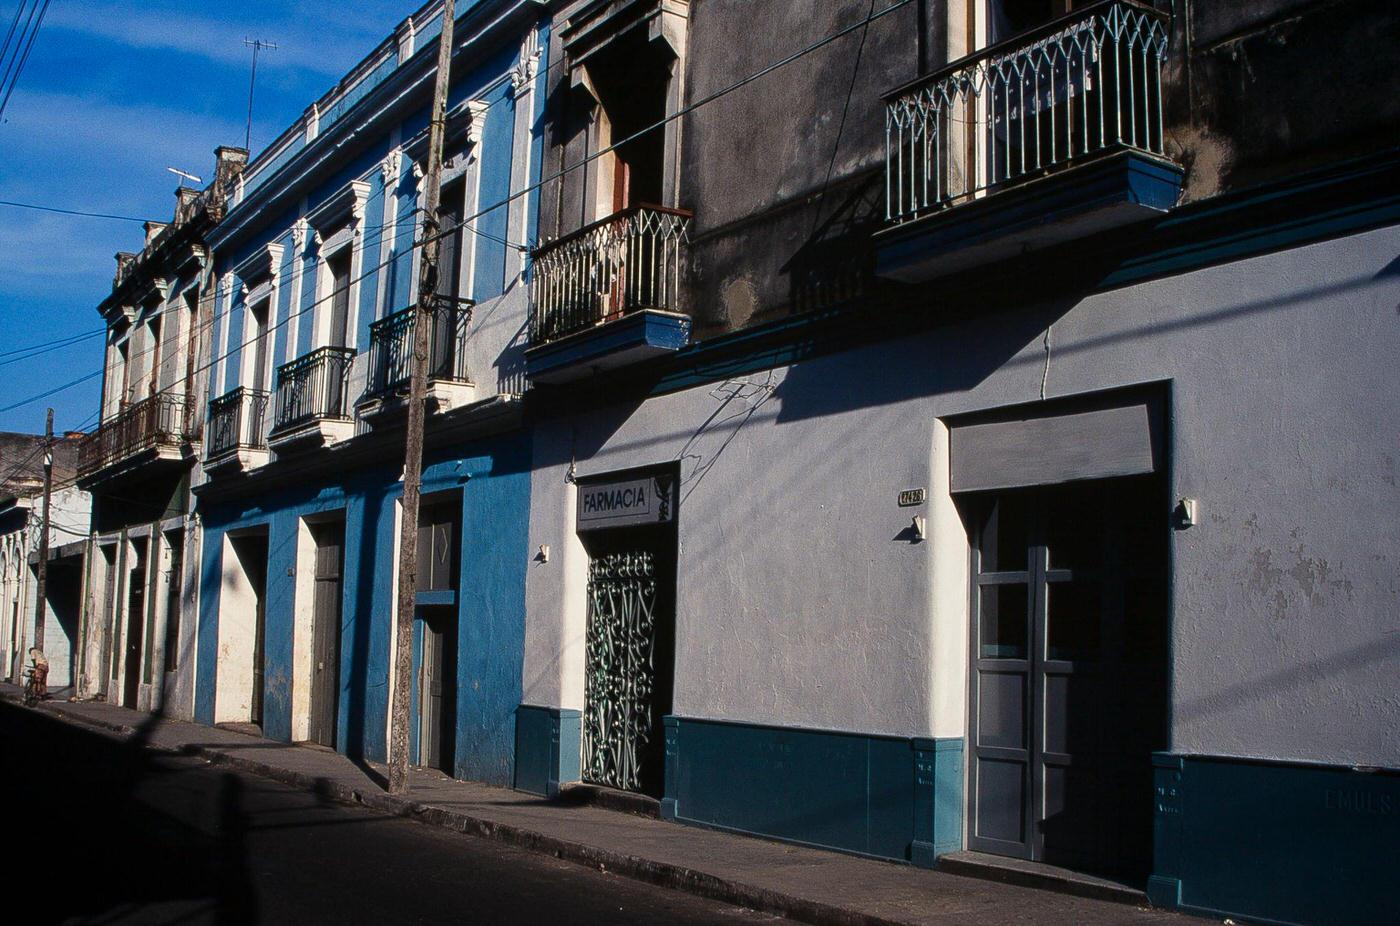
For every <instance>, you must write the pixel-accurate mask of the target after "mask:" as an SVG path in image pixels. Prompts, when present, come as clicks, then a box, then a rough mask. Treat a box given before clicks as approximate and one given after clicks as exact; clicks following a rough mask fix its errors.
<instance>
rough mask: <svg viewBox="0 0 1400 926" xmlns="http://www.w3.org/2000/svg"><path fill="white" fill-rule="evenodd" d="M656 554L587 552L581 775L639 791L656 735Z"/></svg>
mask: <svg viewBox="0 0 1400 926" xmlns="http://www.w3.org/2000/svg"><path fill="white" fill-rule="evenodd" d="M657 600H658V581H657V556H656V554H655V553H654V552H652V551H650V550H644V549H642V550H639V549H633V550H628V551H624V552H617V553H608V554H604V555H601V556H596V557H594V558H593V559H592V560H591V562H590V564H589V574H588V641H587V642H588V646H587V652H588V656H587V664H586V668H587V676H586V681H585V708H584V715H583V777H584V779H585V780H586V781H589V782H592V783H594V784H600V785H607V786H608V787H613V788H621V789H624V790H628V791H641V790H644V789H645V785H646V778H647V777H649V775H648V772H649V770H648V769H647V765H648V763H647V761H646V759H647V754H648V753H649V752H651V751H652V750H651V748H650V747H652V745H653V740H654V738H655V736H656V733H657V731H656V728H655V716H654V712H653V708H654V701H655V699H654V695H655V694H656V687H657V684H656V683H657V678H656V631H657Z"/></svg>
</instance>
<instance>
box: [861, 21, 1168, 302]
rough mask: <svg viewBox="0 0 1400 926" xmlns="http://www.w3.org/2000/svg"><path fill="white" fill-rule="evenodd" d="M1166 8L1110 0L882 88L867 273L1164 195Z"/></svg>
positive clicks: (1073, 230)
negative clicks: (878, 207)
mask: <svg viewBox="0 0 1400 926" xmlns="http://www.w3.org/2000/svg"><path fill="white" fill-rule="evenodd" d="M1169 31H1170V17H1169V15H1168V14H1166V13H1163V12H1160V11H1158V10H1156V9H1154V8H1153V7H1151V6H1148V5H1146V4H1144V3H1139V2H1132V0H1111V2H1105V3H1098V4H1095V5H1093V6H1090V7H1087V8H1086V9H1083V10H1076V11H1075V12H1074V13H1072V14H1070V15H1069V16H1066V17H1063V18H1060V19H1057V20H1055V21H1053V22H1050V23H1047V24H1046V25H1044V26H1042V27H1040V28H1038V29H1034V30H1031V31H1029V32H1026V33H1023V34H1021V35H1018V36H1015V37H1013V38H1012V39H1010V40H1008V41H1005V42H1001V43H999V44H997V45H994V46H992V47H990V48H987V49H984V50H982V51H979V52H977V53H976V54H974V55H970V56H968V57H966V58H963V59H961V60H959V61H955V62H953V63H952V64H950V65H948V66H947V67H945V68H943V69H942V70H940V71H937V72H935V73H933V74H931V75H929V76H928V77H927V78H924V79H921V80H919V81H917V82H915V83H913V84H910V85H908V86H906V87H903V88H900V89H899V90H897V91H895V92H894V93H892V94H890V95H889V96H887V97H886V98H885V104H886V115H885V150H886V158H885V211H886V218H887V220H888V221H889V223H890V227H888V228H886V229H885V230H884V231H882V232H880V233H878V234H877V236H876V245H877V249H878V263H877V272H878V273H879V274H880V275H881V276H884V277H887V278H890V279H894V280H900V281H903V282H921V281H925V280H930V279H934V278H936V277H939V276H942V275H945V274H948V273H952V272H956V271H960V270H965V269H969V268H971V267H975V266H979V265H983V264H987V263H991V262H993V261H998V260H1003V259H1006V258H1009V257H1014V256H1016V255H1020V254H1023V253H1026V252H1028V251H1032V250H1036V249H1040V248H1046V247H1051V246H1054V245H1057V244H1063V243H1067V242H1071V241H1075V240H1079V239H1082V238H1085V237H1088V236H1090V235H1095V234H1099V233H1102V232H1105V231H1109V230H1112V229H1114V228H1119V227H1122V226H1124V225H1127V224H1130V223H1134V222H1140V221H1142V220H1144V219H1148V218H1152V217H1154V216H1157V215H1160V214H1162V213H1163V212H1165V211H1167V210H1169V209H1171V208H1172V207H1173V206H1175V205H1176V202H1177V199H1178V197H1179V195H1180V192H1181V183H1182V169H1181V167H1180V166H1179V165H1177V164H1175V163H1173V162H1172V161H1170V160H1169V159H1168V158H1167V157H1166V155H1165V149H1164V145H1163V133H1162V98H1163V86H1162V71H1163V65H1164V63H1165V61H1166V55H1167V37H1168V33H1169Z"/></svg>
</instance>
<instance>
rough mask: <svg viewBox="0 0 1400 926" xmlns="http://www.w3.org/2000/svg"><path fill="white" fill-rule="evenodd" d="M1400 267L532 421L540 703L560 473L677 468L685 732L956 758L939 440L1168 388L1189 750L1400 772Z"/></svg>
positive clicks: (564, 659)
mask: <svg viewBox="0 0 1400 926" xmlns="http://www.w3.org/2000/svg"><path fill="white" fill-rule="evenodd" d="M1397 254H1400V228H1391V229H1384V230H1379V231H1374V232H1370V233H1367V234H1364V235H1357V236H1354V237H1352V238H1349V239H1345V240H1338V241H1332V242H1325V243H1320V244H1316V245H1311V246H1308V247H1304V248H1298V249H1294V250H1290V251H1287V252H1283V253H1280V254H1275V255H1270V256H1265V257H1259V258H1254V259H1251V260H1246V261H1241V262H1237V263H1235V264H1230V265H1222V266H1218V267H1213V268H1209V269H1205V270H1200V271H1197V272H1193V273H1190V274H1186V275H1181V276H1177V277H1172V278H1168V279H1163V280H1158V281H1153V282H1148V283H1143V284H1140V285H1136V286H1132V287H1126V288H1123V289H1119V290H1116V291H1113V292H1108V293H1104V294H1101V295H1097V296H1094V297H1092V298H1089V299H1085V300H1083V301H1081V302H1079V303H1078V304H1075V305H1073V306H1067V307H1066V306H1061V307H1047V306H1016V307H991V308H989V309H988V312H987V314H986V315H985V316H984V317H982V318H978V319H969V320H964V321H958V322H950V323H949V324H947V325H944V326H943V327H941V328H938V329H936V330H933V331H930V332H928V333H925V334H921V335H917V336H910V337H907V338H904V339H902V340H899V341H894V342H886V343H883V344H878V345H875V346H871V347H865V348H860V349H857V350H853V351H850V352H847V353H845V354H842V355H840V356H836V357H827V358H821V359H817V360H812V361H808V362H804V363H801V364H798V365H795V366H792V367H788V368H785V369H781V370H778V371H775V372H774V374H773V375H772V377H771V379H770V377H769V376H768V374H766V373H761V374H756V375H749V376H746V377H743V378H742V380H741V381H740V382H731V383H728V384H724V385H722V386H716V385H707V386H703V387H699V388H695V389H691V390H688V391H686V392H682V393H677V394H673V395H667V396H662V397H658V398H654V399H650V400H648V401H646V402H642V403H640V404H633V405H628V406H616V407H613V408H610V409H607V410H606V411H603V412H598V413H594V414H591V415H588V416H581V417H578V418H575V419H572V420H557V421H544V422H541V423H540V426H539V430H538V432H537V437H536V444H535V463H536V470H535V472H534V475H533V499H532V511H531V547H530V548H531V549H532V550H534V549H537V548H538V546H539V545H541V544H549V545H550V546H551V549H552V551H554V555H553V556H552V557H551V559H550V562H549V563H547V564H538V563H536V564H533V565H532V567H531V572H530V579H529V584H528V589H527V606H528V613H529V620H528V626H527V635H526V658H525V695H524V699H523V700H524V701H525V702H526V703H533V704H544V705H559V706H566V707H579V706H581V698H582V647H581V644H582V617H581V615H582V612H583V594H582V588H581V576H582V572H581V570H582V569H583V565H582V564H583V562H584V559H583V551H582V548H581V547H580V546H579V545H578V543H577V541H576V539H573V537H572V533H573V527H572V524H571V523H570V520H569V519H570V514H569V512H571V511H572V505H573V502H574V499H573V487H572V486H571V485H570V484H569V482H568V481H566V478H565V476H566V473H567V471H568V469H569V463H570V459H571V457H576V459H577V467H578V474H579V476H592V475H597V474H601V473H605V472H609V471H612V470H616V469H622V468H625V467H631V466H640V465H646V464H657V463H666V462H671V461H676V460H679V461H680V463H681V470H682V478H683V486H682V490H681V494H682V502H681V505H680V509H679V519H680V520H679V534H680V554H679V555H680V570H679V571H680V587H679V598H678V615H677V620H678V629H677V678H676V689H675V704H674V709H675V712H676V713H678V714H681V715H686V716H692V717H711V718H724V719H730V720H738V721H748V722H755V723H772V724H785V725H794V726H806V727H819V728H835V729H849V730H859V731H863V732H871V733H889V734H896V735H905V736H912V735H930V734H934V735H939V736H947V735H957V734H958V733H960V732H961V731H962V729H963V728H964V725H965V719H964V718H965V713H966V707H965V691H966V684H967V682H966V674H967V673H966V664H965V663H966V658H967V656H966V653H967V638H966V634H967V626H968V617H967V593H966V588H967V574H966V572H967V543H966V534H965V531H964V530H963V528H962V526H961V524H960V523H959V522H958V519H957V513H956V511H955V510H954V508H953V506H952V504H951V502H950V500H949V498H948V495H947V450H946V434H945V433H944V431H943V430H942V429H941V427H939V426H938V425H937V420H938V419H940V418H941V417H944V416H949V415H954V414H959V413H965V412H969V411H974V410H982V409H989V408H995V407H999V406H1004V405H1010V404H1016V403H1023V402H1027V401H1034V400H1036V399H1038V398H1039V397H1040V390H1041V384H1042V379H1044V382H1045V384H1046V396H1047V397H1050V398H1053V397H1057V396H1064V395H1072V394H1078V393H1083V392H1089V391H1095V390H1101V389H1105V388H1110V387H1117V386H1123V385H1129V384H1135V383H1146V382H1167V383H1169V384H1170V388H1171V393H1172V412H1173V421H1172V423H1171V429H1170V430H1171V435H1170V445H1169V446H1170V451H1171V454H1170V455H1171V461H1172V463H1171V472H1170V474H1169V476H1170V482H1171V490H1172V492H1173V497H1179V496H1192V497H1195V498H1198V499H1199V500H1200V504H1201V511H1202V518H1203V523H1201V524H1200V526H1198V527H1195V528H1192V529H1190V530H1187V531H1184V532H1176V533H1173V535H1172V558H1173V566H1172V568H1173V581H1172V595H1173V600H1174V609H1173V618H1172V620H1173V630H1172V657H1171V658H1172V665H1173V683H1172V684H1173V689H1172V743H1171V748H1173V749H1175V750H1177V751H1183V752H1199V753H1207V754H1223V755H1239V756H1252V757H1266V758H1280V759H1293V760H1313V761H1323V762H1344V763H1354V764H1371V765H1381V766H1397V765H1400V738H1397V737H1395V736H1394V735H1392V734H1393V731H1394V730H1395V729H1396V728H1397V726H1400V690H1398V689H1397V686H1396V682H1395V679H1396V678H1400V607H1398V606H1397V605H1400V585H1397V582H1396V578H1395V577H1396V574H1397V569H1396V563H1395V556H1396V553H1395V551H1396V550H1397V549H1400V488H1397V482H1396V478H1397V473H1396V468H1397V460H1400V429H1397V427H1396V425H1395V422H1396V420H1397V419H1398V418H1400V414H1398V413H1400V399H1398V398H1397V393H1396V391H1395V389H1394V382H1393V380H1394V369H1395V358H1396V357H1397V356H1400V324H1397V321H1396V314H1395V313H1396V306H1397V305H1398V304H1400V274H1397V273H1396V271H1395V269H1394V268H1395V266H1396V260H1397ZM1047 321H1052V322H1053V325H1052V326H1051V330H1050V332H1049V338H1048V352H1047V338H1046V322H1047ZM1047 357H1048V359H1047ZM1047 364H1048V365H1047ZM770 390H771V394H770ZM916 486H928V487H929V488H930V495H931V500H930V504H929V505H928V506H926V508H925V509H923V510H924V513H926V514H927V515H928V516H929V518H930V530H931V539H930V540H929V541H928V542H926V543H923V544H918V545H911V544H909V543H907V542H900V541H896V540H894V539H893V538H894V536H895V535H896V534H897V533H898V532H899V531H900V530H901V529H902V528H903V527H904V526H905V525H906V524H907V523H908V518H909V511H908V510H907V509H899V508H897V507H896V504H895V497H896V494H897V493H898V491H899V490H901V489H905V488H912V487H916Z"/></svg>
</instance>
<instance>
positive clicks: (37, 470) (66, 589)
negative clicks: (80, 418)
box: [0, 434, 91, 688]
mask: <svg viewBox="0 0 1400 926" xmlns="http://www.w3.org/2000/svg"><path fill="white" fill-rule="evenodd" d="M81 439H82V435H81V434H78V435H65V436H63V437H60V438H58V439H57V440H56V441H55V443H54V445H53V492H52V495H51V498H50V502H49V506H50V518H51V527H50V531H49V564H48V575H47V578H46V582H45V586H46V589H45V591H46V594H45V596H44V597H45V598H46V599H47V601H46V605H45V609H44V640H43V647H42V648H43V650H44V655H45V656H46V657H47V658H48V660H49V687H50V688H66V687H68V686H69V685H71V684H72V683H73V679H74V677H75V673H76V669H77V664H78V663H77V660H78V653H79V651H80V649H79V625H80V621H81V617H82V615H81V610H82V609H81V601H82V590H83V569H84V565H85V563H86V552H87V544H86V542H85V540H86V536H87V528H88V520H89V516H90V511H91V506H90V502H89V499H88V495H87V493H86V492H83V491H82V490H81V489H79V488H78V487H77V486H76V485H75V484H74V477H75V476H76V473H77V462H78V443H79V441H80V440H81ZM44 447H45V440H44V437H43V436H42V435H35V434H0V470H3V472H4V482H3V483H0V653H3V658H4V665H3V666H0V678H6V679H9V680H11V681H13V682H15V683H16V684H21V683H22V682H23V677H24V675H23V673H24V666H25V665H27V664H28V662H29V658H28V656H27V653H28V651H29V648H30V647H31V646H34V645H36V643H37V640H38V637H37V635H36V633H35V614H34V601H35V596H37V595H38V578H37V573H36V570H37V568H38V562H39V542H40V536H41V531H42V529H43V511H44V508H43V504H44Z"/></svg>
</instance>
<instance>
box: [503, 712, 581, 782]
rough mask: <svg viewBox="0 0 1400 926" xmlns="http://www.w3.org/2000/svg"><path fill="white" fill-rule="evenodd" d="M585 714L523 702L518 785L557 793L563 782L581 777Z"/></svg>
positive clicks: (517, 735)
mask: <svg viewBox="0 0 1400 926" xmlns="http://www.w3.org/2000/svg"><path fill="white" fill-rule="evenodd" d="M582 736H583V715H582V714H581V713H580V712H579V711H576V710H570V709H569V708H561V707H536V706H535V705H532V704H522V705H520V707H519V708H517V709H516V712H515V789H516V790H517V791H527V792H529V793H530V794H542V795H544V796H546V797H557V796H558V794H559V785H560V783H561V782H564V783H567V782H571V781H578V779H579V767H580V761H581V757H580V753H579V743H580V741H581V739H582Z"/></svg>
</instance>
